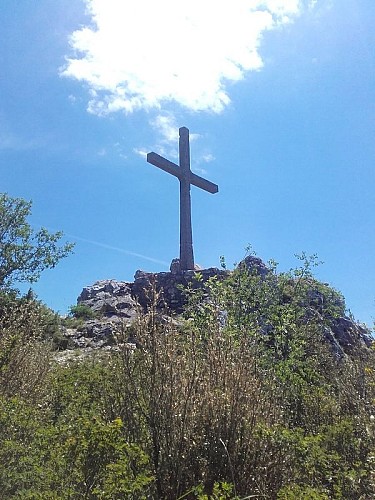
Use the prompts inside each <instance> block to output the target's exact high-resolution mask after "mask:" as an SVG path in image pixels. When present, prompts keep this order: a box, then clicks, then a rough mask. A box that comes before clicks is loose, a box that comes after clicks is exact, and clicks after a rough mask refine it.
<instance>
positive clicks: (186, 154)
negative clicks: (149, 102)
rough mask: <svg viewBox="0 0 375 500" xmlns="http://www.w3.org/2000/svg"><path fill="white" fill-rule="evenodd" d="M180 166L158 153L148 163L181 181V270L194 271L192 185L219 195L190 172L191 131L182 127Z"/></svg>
mask: <svg viewBox="0 0 375 500" xmlns="http://www.w3.org/2000/svg"><path fill="white" fill-rule="evenodd" d="M179 134H180V139H179V158H180V165H176V164H175V163H172V162H171V161H169V160H166V159H165V158H163V157H162V156H159V155H158V154H156V153H148V155H147V161H148V163H151V164H152V165H155V166H156V167H159V168H161V169H162V170H165V171H166V172H168V173H169V174H172V175H174V176H175V177H177V179H178V180H179V181H180V269H181V271H187V270H189V269H194V253H193V236H192V229H191V200H190V185H191V184H193V186H197V187H199V188H201V189H204V190H205V191H208V192H209V193H212V194H214V193H217V192H218V190H219V188H218V186H217V185H216V184H213V183H212V182H209V181H207V180H206V179H203V178H202V177H199V175H196V174H193V172H192V171H191V170H190V148H189V130H188V129H187V128H186V127H181V128H180V130H179Z"/></svg>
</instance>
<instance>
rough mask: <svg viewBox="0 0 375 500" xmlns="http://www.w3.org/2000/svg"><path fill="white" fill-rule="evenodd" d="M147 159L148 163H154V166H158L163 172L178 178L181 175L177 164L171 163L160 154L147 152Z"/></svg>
mask: <svg viewBox="0 0 375 500" xmlns="http://www.w3.org/2000/svg"><path fill="white" fill-rule="evenodd" d="M147 161H148V163H151V164H152V165H155V167H159V168H161V169H162V170H164V171H165V172H168V174H172V175H174V176H176V177H178V178H179V179H180V177H181V170H180V167H179V166H178V165H176V164H175V163H172V162H171V161H169V160H166V159H165V158H163V157H162V156H160V155H158V154H156V153H148V154H147Z"/></svg>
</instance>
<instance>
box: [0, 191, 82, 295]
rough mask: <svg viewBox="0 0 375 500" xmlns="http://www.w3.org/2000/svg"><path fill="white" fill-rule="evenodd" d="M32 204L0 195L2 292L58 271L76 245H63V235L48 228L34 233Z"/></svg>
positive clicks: (0, 280)
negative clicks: (31, 223)
mask: <svg viewBox="0 0 375 500" xmlns="http://www.w3.org/2000/svg"><path fill="white" fill-rule="evenodd" d="M31 205H32V203H31V202H30V201H25V200H23V199H22V198H11V197H10V196H8V195H7V194H0V288H2V289H6V288H9V287H11V286H12V284H13V283H15V282H30V283H33V282H35V281H37V280H38V279H39V276H40V274H41V272H42V271H43V270H44V269H49V268H53V267H55V265H56V264H57V263H58V261H59V260H60V259H62V258H63V257H66V256H67V255H68V254H69V253H70V252H71V251H72V248H73V244H71V243H65V244H63V245H61V246H60V245H59V241H60V240H61V237H62V233H61V232H60V231H58V232H56V233H50V232H49V231H47V229H45V228H41V229H40V230H39V231H34V230H33V229H32V227H31V226H30V224H29V223H28V222H27V218H28V217H29V215H30V213H31Z"/></svg>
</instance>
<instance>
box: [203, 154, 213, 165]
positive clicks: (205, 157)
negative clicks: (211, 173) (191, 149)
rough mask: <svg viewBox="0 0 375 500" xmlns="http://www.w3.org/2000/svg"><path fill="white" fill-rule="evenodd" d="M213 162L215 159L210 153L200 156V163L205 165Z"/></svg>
mask: <svg viewBox="0 0 375 500" xmlns="http://www.w3.org/2000/svg"><path fill="white" fill-rule="evenodd" d="M214 160H215V157H214V155H212V154H211V153H207V154H205V155H203V156H202V161H204V162H205V163H210V162H211V161H214Z"/></svg>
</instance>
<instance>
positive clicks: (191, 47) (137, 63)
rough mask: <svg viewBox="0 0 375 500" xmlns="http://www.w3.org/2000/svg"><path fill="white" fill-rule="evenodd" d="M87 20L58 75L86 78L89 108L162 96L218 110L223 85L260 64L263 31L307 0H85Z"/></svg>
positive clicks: (158, 102)
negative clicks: (71, 52) (88, 22)
mask: <svg viewBox="0 0 375 500" xmlns="http://www.w3.org/2000/svg"><path fill="white" fill-rule="evenodd" d="M84 1H85V3H86V6H87V11H88V13H89V15H90V16H91V20H92V23H91V25H90V26H84V27H82V28H81V29H79V30H77V31H75V32H74V33H73V34H72V35H71V39H70V43H71V47H72V49H73V51H74V54H73V55H72V56H71V57H69V58H67V64H66V66H65V68H63V69H62V71H61V74H62V75H64V76H67V77H71V78H75V79H77V80H80V81H82V82H85V83H86V84H87V85H88V87H89V91H90V101H89V104H88V110H89V111H90V112H92V113H95V114H99V115H105V114H108V113H111V112H115V111H124V112H127V113H130V112H133V111H135V110H137V109H146V110H149V109H151V108H156V109H160V108H161V106H162V105H165V104H166V103H167V102H176V103H178V104H179V105H181V106H183V107H185V108H188V109H190V110H194V111H213V112H217V113H218V112H220V111H222V110H223V109H224V108H225V106H227V105H228V104H229V102H230V98H229V95H228V83H230V82H236V81H238V80H241V79H242V78H243V77H244V75H245V73H246V72H247V71H256V70H259V69H260V68H261V67H262V65H263V62H262V59H261V57H260V55H259V51H258V49H259V46H260V43H261V39H262V34H263V33H264V32H265V31H266V30H271V29H274V28H276V27H278V26H280V25H282V24H285V23H288V22H290V21H291V20H292V19H293V18H294V17H295V16H296V15H298V14H299V13H300V12H301V10H302V8H303V7H305V6H306V7H308V6H309V5H310V3H311V0H230V1H229V0H189V2H184V3H181V2H179V1H176V0H158V1H155V0H127V1H123V2H120V1H118V0H84Z"/></svg>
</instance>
